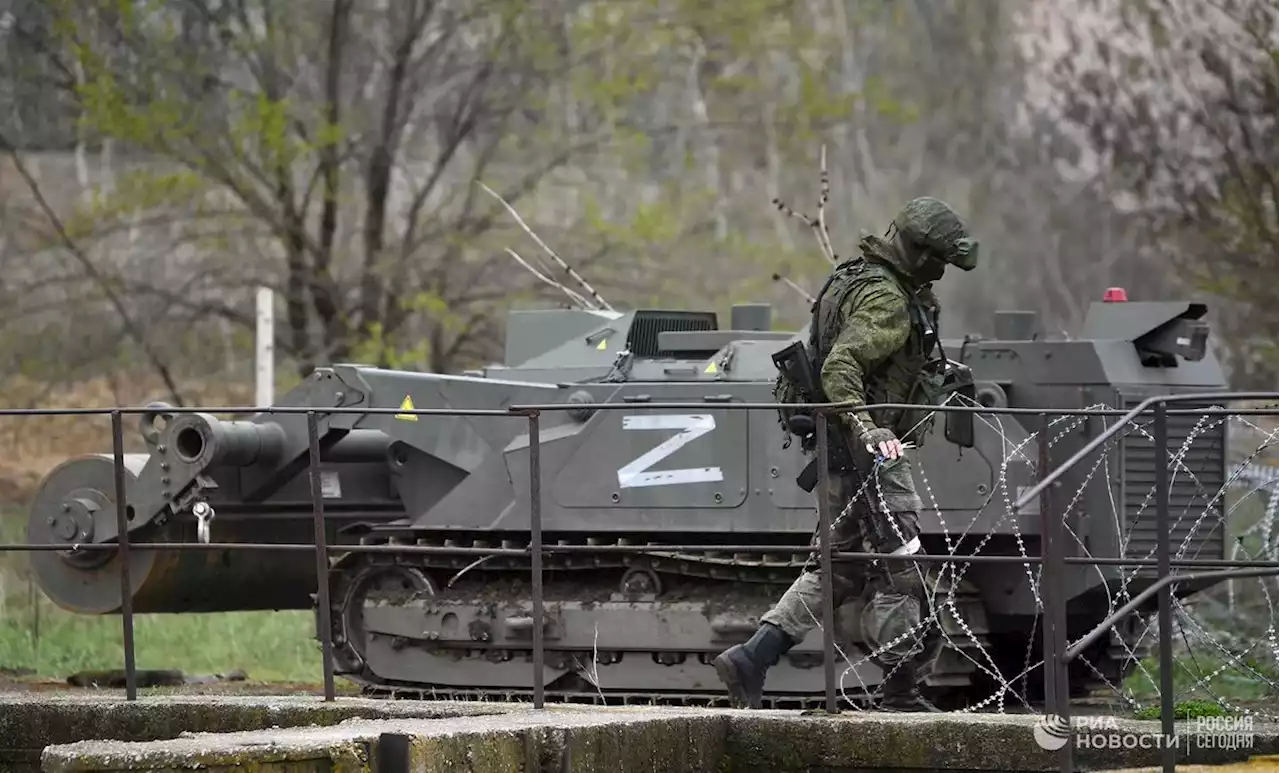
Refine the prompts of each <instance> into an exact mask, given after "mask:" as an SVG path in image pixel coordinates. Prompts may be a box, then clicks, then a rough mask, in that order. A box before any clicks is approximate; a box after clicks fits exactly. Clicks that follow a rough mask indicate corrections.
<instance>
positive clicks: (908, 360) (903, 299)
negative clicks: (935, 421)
mask: <svg viewBox="0 0 1280 773" xmlns="http://www.w3.org/2000/svg"><path fill="white" fill-rule="evenodd" d="M859 248H860V253H861V254H860V255H858V256H857V257H855V258H853V259H851V260H849V261H846V262H845V263H843V264H841V265H840V266H838V267H837V268H836V269H835V271H834V272H833V273H832V275H831V278H830V279H829V280H828V282H827V286H826V287H824V288H823V291H822V293H820V294H819V297H818V300H817V305H816V307H815V314H814V320H815V323H816V324H815V325H814V329H813V330H812V331H811V336H812V337H811V339H810V344H811V350H812V354H813V356H814V357H815V358H816V361H817V362H821V386H822V391H823V393H824V394H823V398H824V399H825V400H826V401H828V402H839V403H843V402H850V403H853V404H855V405H857V404H861V405H871V404H877V403H902V404H910V405H922V406H923V405H927V404H928V403H929V400H927V399H925V398H926V396H925V395H923V394H922V389H921V387H920V385H921V378H920V372H921V368H922V367H923V366H924V364H925V363H926V362H927V361H928V360H929V357H930V355H931V353H932V351H933V349H934V347H935V345H936V344H937V339H936V336H937V305H936V302H935V301H934V299H933V296H932V291H931V285H932V283H933V282H935V281H937V280H938V279H940V278H942V275H943V271H944V270H945V268H946V264H948V263H950V264H952V265H954V266H957V267H959V268H960V269H962V270H964V271H971V270H973V268H974V267H975V266H976V265H977V257H978V242H977V241H976V240H975V239H973V238H972V237H970V236H969V233H968V229H967V228H966V226H965V224H964V222H963V221H962V220H961V219H960V217H959V216H958V215H956V213H955V212H953V211H952V210H951V208H950V207H948V206H947V205H946V204H944V203H943V202H941V201H939V200H937V199H934V198H928V197H924V198H917V199H913V200H912V201H910V202H909V203H908V204H907V205H906V206H905V207H903V209H902V211H901V212H899V213H898V215H897V216H896V217H895V218H894V220H893V223H892V224H891V225H890V227H889V231H888V233H887V234H886V235H885V238H879V237H876V236H870V235H867V236H864V237H863V238H862V240H861V242H860V244H859ZM928 415H929V413H928V410H927V409H924V408H922V409H921V410H915V411H910V410H908V411H900V410H888V409H880V410H876V411H872V412H868V411H867V410H861V411H856V412H851V413H846V414H842V415H841V416H840V420H839V422H836V421H832V422H831V423H830V426H831V427H832V436H831V442H830V444H829V448H830V449H831V454H830V456H831V464H830V467H831V474H830V475H828V476H827V481H828V482H827V486H826V490H825V491H819V494H818V495H819V496H825V497H827V498H828V501H829V503H830V508H831V509H830V512H831V513H832V518H833V522H832V539H831V545H832V550H833V551H849V552H878V553H897V554H903V553H907V554H914V553H918V552H919V551H920V549H921V548H920V540H919V527H918V525H917V519H918V513H919V511H920V507H921V502H920V497H919V496H918V495H917V493H916V490H915V483H914V481H913V479H912V475H911V466H910V461H909V460H908V459H907V457H906V455H905V452H904V450H903V443H904V442H906V441H914V442H915V443H916V444H917V446H918V445H919V444H920V443H921V442H922V439H923V434H924V428H925V427H926V426H927V419H926V418H925V417H927V416H928ZM863 481H866V485H865V486H864V485H863ZM814 544H815V545H816V544H817V534H816V532H815V535H814ZM886 564H887V565H886ZM923 566H924V565H920V564H916V563H915V562H909V561H894V562H887V561H883V562H877V563H876V564H874V565H872V564H870V563H869V562H865V561H863V562H842V563H839V564H836V565H835V568H834V570H833V575H834V576H833V577H832V587H833V589H834V591H835V606H836V607H837V608H838V607H839V606H840V605H841V604H842V603H843V602H844V601H845V600H847V599H849V598H857V597H859V596H861V597H863V598H865V599H866V605H865V607H864V612H863V615H862V629H863V635H864V637H865V638H866V640H867V642H868V643H869V644H870V645H872V646H873V647H874V648H875V649H876V650H878V652H877V653H876V655H875V656H874V657H873V661H874V662H876V663H877V664H878V665H880V666H881V668H882V669H883V670H884V672H885V674H886V678H885V682H884V684H883V699H882V707H883V708H885V709H887V710H891V711H937V709H936V708H934V707H933V706H932V705H930V704H929V703H928V701H926V700H925V699H924V697H923V696H921V695H920V693H919V691H918V690H917V688H916V682H917V672H918V669H919V667H920V666H921V665H923V663H925V662H927V659H928V656H930V655H933V654H935V652H936V650H935V649H934V647H933V646H930V647H928V648H926V646H924V644H923V643H922V640H923V641H930V642H931V644H932V645H936V643H937V642H936V637H934V636H927V637H926V636H925V635H924V631H925V630H927V628H929V627H930V626H929V624H928V623H926V625H924V626H921V625H920V621H921V611H922V610H921V607H922V606H923V605H927V604H928V599H927V593H926V590H925V588H926V584H925V582H924V581H923V579H922V578H923V572H922V571H921V569H922V568H923ZM821 602H822V585H821V579H820V577H819V574H818V571H817V570H806V571H805V572H803V573H802V574H801V575H800V577H798V578H797V579H796V581H795V582H794V583H793V584H792V585H791V587H790V588H789V589H788V590H787V591H786V593H785V594H783V596H782V598H781V599H780V600H779V601H778V603H777V604H776V605H775V606H774V608H773V609H772V610H770V611H769V612H768V613H767V614H765V615H764V616H763V617H762V618H761V624H760V626H759V628H758V629H757V631H756V632H755V634H754V635H753V636H752V637H751V639H750V640H749V641H747V642H746V643H745V644H738V645H735V646H733V647H730V648H729V649H727V650H725V651H724V652H723V653H721V654H720V656H719V657H718V658H716V661H715V667H716V671H717V673H718V674H719V676H720V679H721V681H723V682H724V683H725V685H726V687H727V688H728V689H729V693H730V695H731V697H732V698H733V700H734V703H735V704H736V705H738V706H749V707H751V708H758V707H759V706H760V703H761V694H762V693H763V690H764V680H765V672H766V671H767V669H768V668H769V667H770V666H773V665H774V664H776V663H777V662H778V659H779V658H780V657H781V656H782V655H783V654H784V653H786V652H787V651H788V650H789V649H791V647H793V646H794V645H795V644H796V643H798V642H800V641H801V640H803V639H804V637H805V636H806V635H807V634H808V633H809V631H811V630H812V629H813V628H815V627H816V626H817V625H818V621H819V618H818V615H820V614H821V612H820V611H819V610H821V608H822V607H821Z"/></svg>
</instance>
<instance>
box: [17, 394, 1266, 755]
mask: <svg viewBox="0 0 1280 773" xmlns="http://www.w3.org/2000/svg"><path fill="white" fill-rule="evenodd" d="M1277 398H1280V395H1277V394H1276V393H1274V392H1205V393H1197V394H1183V395H1160V396H1156V397H1151V398H1147V399H1145V400H1143V401H1142V402H1141V403H1139V404H1138V405H1137V406H1135V407H1133V408H1131V409H1128V410H1122V409H1112V408H1076V409H1046V408H1013V407H1004V408H995V407H986V406H960V405H941V406H928V409H929V410H930V411H934V412H938V413H944V414H945V413H977V414H987V415H1014V416H1037V417H1039V419H1040V432H1041V450H1042V464H1044V463H1046V462H1047V430H1048V428H1049V426H1050V422H1049V420H1048V417H1049V416H1050V415H1055V416H1103V417H1117V420H1116V421H1115V422H1113V423H1111V424H1109V425H1108V426H1107V427H1106V429H1105V430H1104V431H1103V432H1102V433H1101V434H1099V435H1097V436H1096V437H1094V438H1093V439H1092V440H1091V441H1090V442H1089V443H1087V444H1086V445H1085V446H1084V447H1083V448H1082V449H1081V450H1079V451H1078V452H1076V453H1075V454H1074V455H1072V456H1071V458H1070V459H1068V460H1067V461H1066V462H1064V463H1063V464H1061V465H1060V466H1058V467H1057V468H1055V469H1053V470H1051V471H1050V470H1042V473H1041V476H1040V479H1039V480H1038V481H1037V482H1036V484H1035V485H1033V486H1032V487H1030V488H1029V489H1027V490H1026V491H1025V492H1024V493H1023V494H1022V495H1021V496H1020V497H1018V499H1017V501H1016V503H1014V504H1013V506H1012V507H1011V509H1012V510H1013V511H1015V512H1017V511H1020V510H1021V509H1022V508H1023V507H1025V506H1026V505H1027V504H1028V503H1029V502H1031V501H1032V500H1034V499H1035V498H1036V497H1040V498H1041V500H1042V507H1041V517H1042V529H1043V531H1042V534H1041V537H1042V554H1041V555H1025V556H1023V555H1016V556H1010V555H968V554H949V555H921V554H916V555H885V554H880V553H868V552H847V551H836V550H833V549H832V546H831V544H830V535H829V534H828V533H827V530H826V529H823V528H819V529H818V531H819V535H818V540H817V543H816V544H812V543H811V544H804V545H800V544H714V543H713V544H706V543H699V544H652V543H650V544H646V545H617V544H614V545H546V544H544V543H543V539H544V537H545V532H544V529H543V528H542V522H541V517H542V516H541V499H542V498H541V474H540V469H541V468H540V451H539V449H540V445H541V444H540V443H539V442H533V443H531V444H530V446H529V449H530V450H529V457H530V458H529V466H530V482H529V509H530V523H529V537H530V540H529V541H530V544H529V546H528V547H525V548H478V547H448V546H443V545H415V544H381V545H361V544H355V545H347V544H341V543H340V544H336V545H328V544H326V537H325V529H324V521H325V518H324V502H323V500H322V496H321V492H320V481H319V463H320V451H319V443H318V427H317V422H318V420H319V417H320V416H338V415H361V416H383V415H406V414H409V415H414V416H471V417H493V418H501V417H505V418H524V419H525V420H526V421H527V422H528V433H529V437H530V438H535V439H536V438H539V436H540V432H539V417H540V415H541V414H543V413H551V412H558V411H568V410H582V409H586V410H589V411H632V412H638V411H644V410H671V409H685V410H696V411H744V410H745V411H753V410H766V411H776V410H778V409H780V408H793V409H807V410H809V411H811V412H813V413H814V414H815V416H816V419H817V424H818V427H817V434H818V435H819V437H820V442H819V446H820V448H819V455H821V454H822V453H823V451H824V450H825V448H824V447H825V443H824V442H821V440H822V439H824V438H825V437H826V433H825V432H824V431H823V428H824V426H825V423H826V421H827V416H828V415H829V414H831V413H836V412H841V411H850V410H876V409H913V410H914V409H919V408H921V407H922V406H919V405H915V404H904V403H876V404H870V405H864V404H859V403H820V404H797V403H771V402H770V403H742V402H739V403H734V402H727V403H712V402H705V401H704V402H694V401H686V402H661V401H653V402H643V403H630V402H622V403H600V404H594V403H593V404H587V405H580V404H570V403H555V404H530V405H515V406H511V407H509V408H506V409H454V408H413V409H408V410H405V409H401V408H370V407H363V406H358V405H357V406H342V407H337V406H335V407H325V406H274V405H273V406H219V407H181V408H179V407H167V406H166V407H156V406H154V405H151V406H136V407H117V408H71V409H49V408H6V409H0V417H7V416H12V417H22V416H110V417H111V423H112V448H113V456H114V462H115V478H116V480H115V500H116V509H117V519H118V526H117V533H118V535H119V536H118V542H115V543H110V542H109V543H89V544H25V543H24V544H0V552H9V551H17V552H40V551H56V552H67V553H75V552H80V551H93V550H106V551H112V550H118V551H120V553H121V556H122V557H125V556H127V555H128V551H130V550H140V551H165V550H174V551H181V550H195V551H208V550H217V551H220V550H227V551H233V550H245V551H282V552H292V551H298V552H301V551H308V552H314V553H315V555H316V576H317V585H318V590H319V592H318V594H317V607H318V609H317V615H318V618H319V620H318V626H317V629H318V630H317V633H318V638H319V639H320V640H321V646H322V651H323V663H324V671H325V674H324V691H325V700H327V701H332V700H335V695H334V686H333V667H332V664H333V642H332V636H331V628H330V626H329V613H330V605H329V603H328V600H327V595H328V589H329V588H328V575H327V569H328V565H329V564H328V560H329V557H330V555H331V554H335V553H337V554H343V553H384V554H385V553H392V554H418V555H454V556H500V557H509V558H529V559H531V563H532V566H531V572H530V573H531V576H532V597H533V598H532V603H533V615H534V617H535V619H536V618H538V617H541V616H542V614H543V604H544V598H543V585H542V559H543V557H544V556H545V555H547V554H630V555H636V554H649V553H651V554H667V553H681V552H704V553H705V552H718V553H742V552H746V553H772V554H783V555H793V556H794V555H809V556H811V557H812V556H813V555H815V554H817V555H819V556H820V563H821V569H822V572H823V575H824V582H823V610H822V612H823V614H822V627H823V630H824V637H823V639H824V640H823V653H824V658H825V661H826V662H825V664H824V666H825V667H824V683H825V687H826V697H827V709H828V710H829V711H835V710H836V708H835V706H836V704H835V676H834V643H833V633H832V630H833V617H832V616H833V612H832V598H833V596H832V591H831V588H830V587H829V585H830V584H829V578H830V575H831V566H832V563H834V562H854V561H888V562H892V561H910V562H916V563H925V564H983V563H987V564H1023V565H1030V564H1043V565H1044V566H1045V571H1044V572H1043V573H1042V581H1041V582H1042V583H1044V588H1045V593H1044V598H1045V615H1044V618H1045V620H1046V628H1045V640H1044V655H1045V659H1044V663H1045V666H1046V668H1045V671H1046V673H1045V679H1046V688H1048V689H1047V693H1046V694H1047V696H1048V698H1049V703H1050V704H1051V707H1052V708H1054V709H1055V710H1056V711H1058V712H1059V713H1061V714H1063V716H1064V717H1065V716H1066V712H1068V711H1069V708H1068V707H1067V704H1066V701H1065V696H1066V690H1065V673H1066V672H1065V668H1066V665H1067V664H1068V663H1070V662H1071V661H1072V660H1073V659H1075V658H1076V657H1079V656H1080V654H1081V653H1082V652H1083V651H1084V650H1085V649H1087V648H1088V647H1089V646H1091V645H1093V644H1095V643H1096V642H1097V641H1098V639H1099V638H1101V637H1102V636H1104V635H1105V634H1106V632H1107V631H1108V630H1110V629H1111V628H1112V627H1114V625H1115V624H1116V622H1117V621H1119V620H1121V619H1122V618H1124V617H1125V616H1126V615H1128V614H1131V613H1132V612H1134V611H1136V610H1138V609H1140V608H1142V606H1143V605H1144V604H1147V603H1149V602H1150V601H1151V599H1152V597H1155V596H1159V601H1160V618H1161V644H1162V646H1161V652H1160V662H1161V672H1162V682H1163V684H1162V688H1168V687H1169V686H1170V685H1171V683H1170V682H1169V681H1168V679H1169V676H1168V674H1171V672H1172V669H1171V662H1172V655H1171V653H1170V650H1169V648H1168V636H1169V632H1168V631H1167V630H1166V629H1167V627H1168V620H1169V618H1168V598H1169V595H1168V594H1169V592H1170V588H1171V586H1172V585H1174V584H1176V583H1179V582H1195V581H1207V580H1217V579H1235V578H1244V577H1268V576H1274V575H1277V574H1280V568H1278V567H1277V565H1276V563H1275V562H1266V561H1228V560H1219V559H1190V560H1175V559H1172V558H1171V556H1169V545H1168V535H1167V534H1163V535H1161V537H1160V539H1159V540H1158V543H1159V544H1158V546H1157V552H1158V554H1159V555H1158V556H1157V557H1156V558H1125V557H1112V556H1096V557H1095V556H1065V555H1062V550H1061V546H1060V545H1059V544H1058V541H1059V539H1060V532H1061V529H1062V523H1061V519H1055V518H1050V517H1049V516H1048V508H1046V507H1045V504H1046V497H1047V492H1048V491H1049V487H1050V486H1051V485H1052V484H1053V483H1055V482H1056V481H1058V480H1059V479H1060V478H1061V477H1062V476H1063V475H1064V474H1066V473H1067V472H1068V471H1069V470H1070V469H1072V468H1073V467H1074V466H1075V465H1077V464H1079V463H1080V462H1081V461H1082V460H1083V459H1085V458H1086V457H1087V456H1088V455H1089V454H1090V453H1092V452H1094V451H1096V450H1097V449H1098V448H1099V447H1100V446H1101V445H1102V444H1103V443H1105V442H1106V441H1107V440H1109V439H1110V438H1112V437H1114V436H1115V435H1117V434H1118V433H1119V432H1120V431H1121V430H1122V429H1123V427H1124V426H1125V425H1126V424H1128V423H1129V422H1131V421H1133V420H1134V419H1135V418H1137V417H1138V416H1141V415H1144V414H1146V413H1147V412H1149V411H1152V410H1153V408H1154V418H1153V422H1152V426H1153V427H1154V436H1155V444H1156V445H1157V446H1159V445H1160V444H1161V443H1162V442H1165V443H1166V445H1167V427H1166V425H1165V421H1166V418H1167V416H1169V415H1197V416H1206V415H1209V416H1212V415H1232V416H1242V415H1266V416H1274V415H1277V413H1278V410H1277V408H1275V407H1269V408H1260V407H1256V406H1247V407H1246V406H1240V407H1235V408H1232V407H1227V406H1225V405H1224V406H1222V407H1217V406H1215V407H1210V408H1198V409H1185V410H1171V409H1169V408H1168V407H1167V404H1168V403H1180V402H1191V401H1196V402H1222V403H1224V404H1225V403H1226V402H1228V401H1241V400H1264V401H1273V402H1274V401H1276V400H1277ZM192 413H204V414H241V415H257V416H261V415H271V414H281V415H305V416H306V417H307V424H308V435H309V440H310V448H309V451H310V455H309V465H308V472H309V477H310V483H311V502H310V510H311V514H312V520H313V525H314V532H315V534H314V542H313V543H311V544H306V543H258V542H230V543H201V542H194V543H189V542H132V541H131V540H130V538H129V533H128V528H127V526H126V523H125V516H126V513H125V509H126V503H125V498H124V491H125V480H124V479H125V470H124V462H123V458H124V451H123V429H122V426H121V419H122V417H123V416H125V415H152V416H154V415H162V414H174V415H178V414H192ZM1167 474H1168V470H1167V465H1157V484H1156V487H1157V503H1156V505H1157V515H1158V519H1157V520H1158V522H1159V523H1162V524H1165V525H1167V515H1168V507H1169V503H1168V480H1167ZM828 475H829V472H828V471H827V469H826V466H825V465H820V469H819V477H820V481H819V485H820V486H826V485H827V476H828ZM299 505H300V506H302V507H306V506H307V505H306V504H305V503H299ZM818 510H819V519H820V520H821V521H823V522H826V520H829V516H830V514H829V513H823V512H822V510H823V508H821V507H819V508H818ZM393 531H394V529H388V530H387V536H389V537H392V538H394V537H393V535H392V533H391V532H393ZM1157 531H1159V528H1158V529H1157ZM553 533H554V532H553ZM743 563H744V565H752V564H758V563H761V562H759V561H752V560H750V559H748V560H746V561H744V562H743ZM1067 565H1077V566H1079V565H1085V566H1096V567H1102V566H1117V567H1154V568H1156V569H1157V572H1158V575H1159V576H1158V577H1157V579H1156V581H1155V582H1154V583H1153V584H1151V585H1149V586H1148V587H1147V588H1145V589H1144V590H1143V591H1142V592H1140V593H1139V594H1138V595H1137V596H1136V597H1135V598H1133V599H1132V600H1131V601H1129V602H1128V603H1127V604H1125V605H1124V606H1122V607H1120V608H1119V609H1118V610H1116V611H1115V612H1113V613H1112V614H1111V615H1109V616H1108V617H1107V619H1105V620H1104V621H1102V622H1101V623H1099V624H1098V625H1097V626H1095V627H1094V628H1093V629H1092V630H1091V631H1090V632H1089V633H1088V634H1087V635H1086V636H1085V637H1083V638H1082V639H1080V640H1079V641H1077V642H1076V643H1075V644H1074V645H1072V646H1071V647H1070V648H1068V647H1066V643H1065V639H1063V638H1062V637H1063V635H1064V631H1065V620H1066V601H1067V600H1066V598H1065V597H1064V594H1063V593H1062V590H1063V589H1062V583H1063V572H1062V567H1064V566H1067ZM1218 567H1231V568H1230V569H1225V570H1221V571H1193V572H1191V573H1184V574H1171V573H1169V570H1170V569H1172V568H1179V569H1193V570H1198V569H1211V570H1214V569H1217V568H1218ZM127 570H128V561H127V560H126V561H122V562H121V577H120V579H121V594H122V599H121V616H122V618H123V621H122V622H123V626H124V634H125V635H124V649H125V670H126V695H127V698H128V700H134V699H136V676H135V671H136V669H135V664H134V657H133V656H134V652H133V650H134V647H133V613H132V589H131V586H130V583H129V578H128V574H127ZM1050 629H1054V630H1053V631H1052V635H1050ZM533 632H534V636H533V642H532V644H533V666H534V679H533V704H534V706H535V707H537V708H541V707H542V706H543V699H544V695H543V692H544V690H543V677H544V675H543V664H544V658H545V647H544V642H543V640H542V631H541V627H540V626H534V627H533ZM1161 692H1162V695H1161V698H1162V720H1163V721H1164V722H1166V723H1168V722H1171V721H1172V720H1171V717H1172V708H1171V706H1172V703H1171V701H1172V693H1171V690H1170V689H1162V690H1161ZM1165 693H1168V694H1165ZM1055 695H1056V697H1055ZM1062 754H1063V756H1062V757H1061V758H1060V759H1061V764H1062V766H1063V769H1064V770H1067V769H1070V745H1068V746H1067V747H1066V748H1065V749H1064V750H1063V752H1062ZM1169 764H1170V763H1169V762H1168V759H1166V770H1171V767H1169Z"/></svg>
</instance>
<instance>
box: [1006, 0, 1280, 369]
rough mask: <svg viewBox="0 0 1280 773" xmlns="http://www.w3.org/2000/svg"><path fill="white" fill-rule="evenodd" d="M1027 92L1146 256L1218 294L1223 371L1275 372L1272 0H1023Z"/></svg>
mask: <svg viewBox="0 0 1280 773" xmlns="http://www.w3.org/2000/svg"><path fill="white" fill-rule="evenodd" d="M1027 16H1028V27H1029V28H1030V30H1031V31H1032V33H1033V34H1031V35H1029V36H1028V39H1027V41H1026V45H1027V48H1028V49H1029V51H1031V52H1032V53H1031V55H1030V56H1029V61H1030V62H1033V63H1036V64H1037V66H1036V67H1034V68H1032V70H1031V73H1032V81H1033V83H1034V86H1035V88H1034V89H1033V90H1032V92H1031V96H1032V97H1034V101H1033V105H1034V108H1035V110H1036V111H1038V113H1039V114H1040V115H1041V116H1043V117H1044V119H1045V120H1049V121H1053V122H1055V123H1058V124H1059V125H1063V126H1066V127H1068V129H1069V130H1070V131H1071V138H1072V140H1073V141H1072V142H1071V143H1070V144H1067V145H1064V146H1063V147H1061V148H1060V151H1061V152H1060V153H1059V154H1058V157H1059V160H1060V162H1061V163H1063V164H1064V165H1066V166H1067V167H1068V168H1069V169H1070V173H1071V174H1072V175H1073V176H1076V177H1077V178H1079V179H1082V180H1086V181H1095V182H1097V183H1099V184H1101V185H1103V186H1105V188H1106V190H1107V192H1108V194H1109V196H1110V198H1111V200H1112V201H1113V202H1114V205H1115V206H1116V208H1117V209H1119V210H1121V211H1123V212H1125V213H1126V214H1127V216H1128V217H1130V218H1131V219H1133V220H1135V221H1137V222H1140V223H1141V224H1142V226H1143V227H1144V231H1145V235H1147V236H1148V238H1149V240H1150V244H1149V246H1147V247H1146V248H1145V251H1146V252H1147V253H1148V254H1149V255H1150V262H1151V263H1152V264H1153V265H1154V266H1157V267H1161V268H1162V269H1163V270H1166V271H1170V272H1176V273H1177V274H1178V275H1179V276H1180V277H1182V278H1183V279H1185V280H1186V281H1187V282H1188V283H1190V284H1193V285H1195V286H1196V287H1198V288H1200V289H1201V290H1203V291H1205V292H1208V293H1211V294H1213V295H1216V296H1218V297H1219V298H1221V299H1222V300H1224V301H1225V303H1223V304H1222V305H1221V306H1220V307H1219V309H1218V314H1216V315H1215V316H1216V318H1217V320H1218V322H1219V328H1220V332H1221V333H1222V334H1223V335H1222V340H1224V341H1226V342H1228V353H1229V362H1230V365H1231V367H1232V370H1233V376H1234V380H1235V381H1236V382H1237V383H1238V384H1239V385H1241V386H1244V387H1257V388H1271V387H1274V386H1275V380H1276V375H1277V371H1276V359H1277V349H1276V336H1275V333H1276V326H1277V311H1276V309H1277V286H1276V281H1275V277H1276V274H1277V249H1278V245H1277V232H1276V204H1277V199H1276V182H1277V181H1276V168H1277V162H1278V159H1277V107H1276V94H1277V92H1276V52H1277V47H1276V38H1275V29H1276V4H1275V2H1274V1H1273V0H1206V2H1200V3H1193V4H1187V3H1180V2H1173V1H1172V0H1142V2H1119V1H1118V0H1069V1H1067V2H1057V1H1056V0H1055V2H1051V3H1035V4H1029V5H1028V6H1027Z"/></svg>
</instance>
